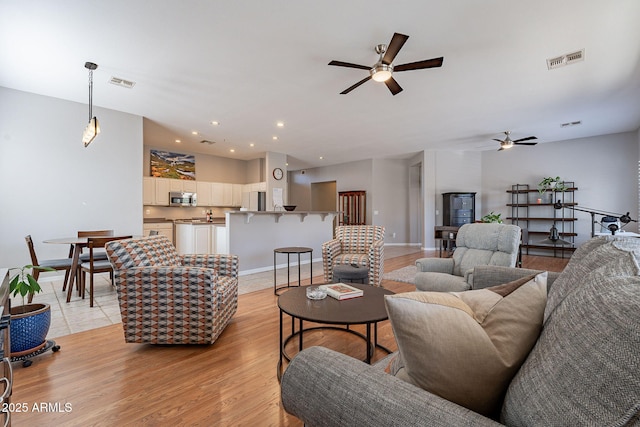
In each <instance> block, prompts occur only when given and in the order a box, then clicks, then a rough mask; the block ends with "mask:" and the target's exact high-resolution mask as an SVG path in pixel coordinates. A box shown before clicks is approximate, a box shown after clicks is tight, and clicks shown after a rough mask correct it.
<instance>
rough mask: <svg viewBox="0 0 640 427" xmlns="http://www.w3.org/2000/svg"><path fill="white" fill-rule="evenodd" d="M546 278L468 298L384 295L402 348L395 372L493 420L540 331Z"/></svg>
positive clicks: (429, 294)
mask: <svg viewBox="0 0 640 427" xmlns="http://www.w3.org/2000/svg"><path fill="white" fill-rule="evenodd" d="M546 296H547V293H546V272H545V273H541V274H538V275H536V276H528V277H525V278H523V279H520V280H517V281H514V282H510V283H507V284H504V285H501V286H495V287H492V288H486V289H479V290H472V291H466V292H448V293H444V292H410V293H405V294H396V295H390V296H386V297H385V303H386V306H387V311H388V313H389V319H390V321H391V325H392V328H393V331H394V334H395V337H396V341H397V343H398V348H399V354H398V357H396V359H395V360H394V361H393V362H392V363H391V365H390V366H389V371H390V373H392V374H394V375H396V376H397V377H399V378H401V379H403V380H405V381H408V382H410V383H412V384H414V385H416V386H418V387H421V388H423V389H425V390H428V391H430V392H432V393H434V394H437V395H439V396H441V397H443V398H445V399H447V400H450V401H452V402H455V403H458V404H459V405H462V406H465V407H467V408H469V409H471V410H473V411H476V412H479V413H481V414H484V415H488V416H497V414H498V412H499V409H500V406H501V403H502V399H503V396H504V393H505V391H506V389H507V387H508V385H509V382H510V381H511V379H512V378H513V376H514V375H515V373H516V371H517V370H518V368H519V367H520V364H521V363H522V362H523V361H524V360H525V358H526V356H527V354H528V353H529V351H530V350H531V348H532V347H533V345H534V344H535V342H536V339H537V338H538V335H539V333H540V328H541V325H542V316H543V312H544V307H545V302H546Z"/></svg>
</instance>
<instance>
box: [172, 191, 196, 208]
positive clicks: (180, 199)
mask: <svg viewBox="0 0 640 427" xmlns="http://www.w3.org/2000/svg"><path fill="white" fill-rule="evenodd" d="M169 206H198V198H197V197H196V193H183V192H182V191H172V192H170V193H169Z"/></svg>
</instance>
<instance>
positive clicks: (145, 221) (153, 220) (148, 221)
mask: <svg viewBox="0 0 640 427" xmlns="http://www.w3.org/2000/svg"><path fill="white" fill-rule="evenodd" d="M142 222H143V224H157V223H159V222H173V220H171V219H167V218H144V219H143V220H142Z"/></svg>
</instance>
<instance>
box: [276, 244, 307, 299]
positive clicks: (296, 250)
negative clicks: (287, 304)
mask: <svg viewBox="0 0 640 427" xmlns="http://www.w3.org/2000/svg"><path fill="white" fill-rule="evenodd" d="M306 253H308V254H309V277H310V281H311V282H313V249H312V248H306V247H303V246H291V247H286V248H276V249H274V250H273V293H274V294H275V295H280V294H279V293H278V291H279V290H280V289H285V288H290V287H291V278H290V269H289V266H290V261H291V254H297V255H298V286H300V284H301V280H300V254H306ZM277 254H287V286H281V287H279V288H278V287H276V255H277Z"/></svg>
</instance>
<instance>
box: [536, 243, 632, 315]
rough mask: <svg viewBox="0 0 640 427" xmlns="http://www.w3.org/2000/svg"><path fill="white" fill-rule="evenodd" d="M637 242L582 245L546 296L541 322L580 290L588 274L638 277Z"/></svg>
mask: <svg viewBox="0 0 640 427" xmlns="http://www.w3.org/2000/svg"><path fill="white" fill-rule="evenodd" d="M638 254H640V239H637V238H624V237H618V236H602V237H596V238H594V239H591V240H589V241H587V242H586V243H584V244H582V245H581V246H580V247H579V248H578V250H576V252H575V253H574V254H573V256H572V257H571V260H570V261H569V263H568V264H567V266H566V267H565V269H564V270H563V272H562V274H560V276H559V277H558V278H557V280H556V281H555V282H554V283H553V288H552V289H551V291H550V292H549V299H548V301H547V308H546V309H545V315H544V321H545V323H546V322H548V321H549V318H550V317H551V315H552V314H553V312H554V310H555V309H556V308H557V307H558V306H559V305H560V303H561V302H562V300H563V299H564V298H566V297H567V296H568V295H569V294H570V293H571V292H573V291H575V290H576V289H577V288H579V287H580V285H581V284H582V283H584V282H585V279H586V278H587V277H588V276H589V274H591V273H597V274H603V275H616V276H633V275H637V274H640V267H638Z"/></svg>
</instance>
